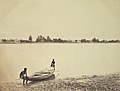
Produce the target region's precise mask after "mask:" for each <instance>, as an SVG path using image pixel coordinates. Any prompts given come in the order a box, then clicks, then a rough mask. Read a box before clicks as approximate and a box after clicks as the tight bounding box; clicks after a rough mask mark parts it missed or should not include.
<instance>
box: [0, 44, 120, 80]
mask: <svg viewBox="0 0 120 91" xmlns="http://www.w3.org/2000/svg"><path fill="white" fill-rule="evenodd" d="M0 51H1V60H0V61H1V64H2V66H1V70H2V73H3V74H4V77H5V78H7V79H6V80H7V81H11V80H15V79H18V75H19V73H20V71H21V70H22V69H23V68H24V67H27V68H28V74H29V75H30V74H32V73H33V72H35V71H40V70H42V69H45V68H48V67H49V66H50V62H51V60H52V59H53V58H54V59H55V61H56V70H59V74H60V75H59V77H60V78H61V77H76V76H81V75H93V74H105V73H115V72H120V44H49V43H48V44H45V43H44V44H11V45H10V44H7V45H0Z"/></svg>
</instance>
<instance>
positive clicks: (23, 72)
mask: <svg viewBox="0 0 120 91" xmlns="http://www.w3.org/2000/svg"><path fill="white" fill-rule="evenodd" d="M19 76H20V78H21V79H23V85H25V81H26V84H27V82H28V76H27V68H24V70H23V71H21V72H20V75H19Z"/></svg>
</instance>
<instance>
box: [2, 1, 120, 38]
mask: <svg viewBox="0 0 120 91" xmlns="http://www.w3.org/2000/svg"><path fill="white" fill-rule="evenodd" d="M29 35H32V36H33V37H34V38H36V36H38V35H43V36H47V35H49V36H51V37H53V38H56V37H61V38H64V39H81V38H88V39H91V38H93V37H97V38H100V39H120V0H0V38H18V39H19V38H28V36H29Z"/></svg>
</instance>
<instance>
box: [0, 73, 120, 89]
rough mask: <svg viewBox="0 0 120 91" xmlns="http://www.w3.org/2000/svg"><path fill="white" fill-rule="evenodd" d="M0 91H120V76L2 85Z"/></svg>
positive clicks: (69, 78) (7, 83)
mask: <svg viewBox="0 0 120 91" xmlns="http://www.w3.org/2000/svg"><path fill="white" fill-rule="evenodd" d="M0 91H120V74H119V73H116V74H107V75H99V76H97V75H93V76H82V77H76V78H72V77H68V78H57V79H54V80H49V81H41V82H29V83H28V84H27V85H22V83H21V81H18V82H6V83H1V84H0Z"/></svg>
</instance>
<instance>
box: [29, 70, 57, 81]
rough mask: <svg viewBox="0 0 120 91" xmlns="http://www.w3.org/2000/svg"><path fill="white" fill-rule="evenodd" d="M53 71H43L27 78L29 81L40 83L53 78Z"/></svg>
mask: <svg viewBox="0 0 120 91" xmlns="http://www.w3.org/2000/svg"><path fill="white" fill-rule="evenodd" d="M54 72H55V70H54V69H50V70H44V71H41V72H35V73H34V74H33V75H32V76H30V77H29V78H28V80H29V81H42V80H47V79H49V78H51V77H52V76H54V74H53V73H54Z"/></svg>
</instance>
